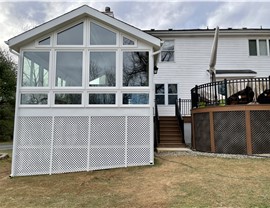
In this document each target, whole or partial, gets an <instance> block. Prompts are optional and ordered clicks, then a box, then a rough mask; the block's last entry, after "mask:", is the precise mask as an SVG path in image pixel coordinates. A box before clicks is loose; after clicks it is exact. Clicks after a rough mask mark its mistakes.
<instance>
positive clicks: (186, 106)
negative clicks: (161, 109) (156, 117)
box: [178, 98, 191, 116]
mask: <svg viewBox="0 0 270 208" xmlns="http://www.w3.org/2000/svg"><path fill="white" fill-rule="evenodd" d="M178 106H179V111H180V112H181V115H182V116H191V99H181V98H179V99H178Z"/></svg>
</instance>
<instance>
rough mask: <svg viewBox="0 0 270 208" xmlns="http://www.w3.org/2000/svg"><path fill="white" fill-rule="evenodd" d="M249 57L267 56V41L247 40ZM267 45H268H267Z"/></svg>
mask: <svg viewBox="0 0 270 208" xmlns="http://www.w3.org/2000/svg"><path fill="white" fill-rule="evenodd" d="M248 43H249V55H250V56H258V55H259V56H267V55H268V50H269V49H268V48H269V40H266V39H260V40H255V39H254V40H249V41H248ZM267 44H268V45H267Z"/></svg>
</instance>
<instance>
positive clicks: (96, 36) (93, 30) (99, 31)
mask: <svg viewBox="0 0 270 208" xmlns="http://www.w3.org/2000/svg"><path fill="white" fill-rule="evenodd" d="M90 44H91V45H116V33H114V32H112V31H110V30H108V29H106V28H104V27H101V26H99V25H97V24H95V23H93V22H91V23H90Z"/></svg>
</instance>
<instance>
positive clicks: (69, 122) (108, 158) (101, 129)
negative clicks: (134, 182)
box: [11, 116, 153, 176]
mask: <svg viewBox="0 0 270 208" xmlns="http://www.w3.org/2000/svg"><path fill="white" fill-rule="evenodd" d="M150 122H151V119H150V116H21V117H18V119H17V137H16V138H15V139H16V141H15V144H14V150H13V151H14V155H13V164H12V174H11V175H12V176H22V175H39V174H53V173H65V172H75V171H90V170H98V169H109V168H118V167H127V166H137V165H149V164H153V161H152V160H153V159H152V156H151V154H152V148H153V147H151V146H152V145H151V144H152V143H151V136H150V135H151V134H150V125H151V123H150Z"/></svg>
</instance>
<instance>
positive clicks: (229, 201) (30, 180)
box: [0, 156, 270, 208]
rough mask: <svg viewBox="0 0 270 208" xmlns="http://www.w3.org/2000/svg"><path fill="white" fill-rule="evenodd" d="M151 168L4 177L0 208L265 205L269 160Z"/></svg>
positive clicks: (0, 168)
mask: <svg viewBox="0 0 270 208" xmlns="http://www.w3.org/2000/svg"><path fill="white" fill-rule="evenodd" d="M155 163H156V165H154V166H145V167H131V168H123V169H112V170H101V171H94V172H80V173H69V174H57V175H51V176H49V175H43V176H27V177H14V178H9V174H10V166H11V159H8V160H2V161H0V187H1V189H0V207H91V208H92V207H123V208H124V207H125V208H126V207H128V208H131V207H151V208H152V207H261V208H262V207H264V208H266V207H270V159H267V158H265V159H250V158H245V159H224V158H213V157H204V156H162V157H158V158H156V160H155Z"/></svg>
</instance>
